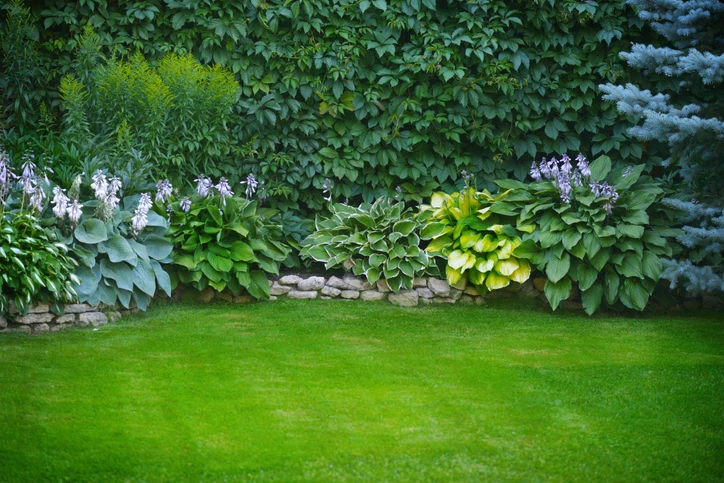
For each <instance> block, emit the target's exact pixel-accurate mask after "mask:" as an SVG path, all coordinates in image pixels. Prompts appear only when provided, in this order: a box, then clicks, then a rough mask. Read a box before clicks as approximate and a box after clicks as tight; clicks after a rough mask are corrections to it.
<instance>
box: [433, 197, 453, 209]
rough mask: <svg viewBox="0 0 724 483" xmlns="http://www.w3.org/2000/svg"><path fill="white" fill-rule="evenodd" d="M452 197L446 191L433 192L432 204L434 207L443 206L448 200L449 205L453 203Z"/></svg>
mask: <svg viewBox="0 0 724 483" xmlns="http://www.w3.org/2000/svg"><path fill="white" fill-rule="evenodd" d="M451 201H452V198H451V197H450V195H448V194H445V193H433V194H432V200H431V202H430V205H431V206H432V207H433V208H442V207H443V206H445V203H446V202H447V204H448V206H449V205H451Z"/></svg>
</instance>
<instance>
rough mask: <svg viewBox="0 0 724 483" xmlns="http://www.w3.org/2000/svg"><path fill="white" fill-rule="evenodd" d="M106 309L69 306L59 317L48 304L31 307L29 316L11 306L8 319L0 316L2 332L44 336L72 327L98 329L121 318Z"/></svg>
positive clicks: (119, 315) (84, 305) (89, 306)
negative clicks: (21, 313)
mask: <svg viewBox="0 0 724 483" xmlns="http://www.w3.org/2000/svg"><path fill="white" fill-rule="evenodd" d="M106 309H108V308H107V307H104V306H100V307H93V306H92V305H88V304H69V305H66V306H65V312H64V314H63V315H58V314H55V313H53V312H51V311H50V306H49V305H48V304H40V305H36V306H35V307H31V308H30V310H28V313H27V314H25V315H20V314H19V312H18V310H17V308H15V307H14V305H11V307H10V313H9V314H8V317H7V318H6V317H3V316H2V315H0V332H24V333H26V334H43V333H45V332H60V331H61V330H65V329H68V328H70V327H88V326H89V325H90V326H93V327H98V326H101V325H105V324H107V323H108V322H115V321H116V320H118V319H120V318H121V313H120V312H118V311H116V310H106ZM102 310H106V311H102Z"/></svg>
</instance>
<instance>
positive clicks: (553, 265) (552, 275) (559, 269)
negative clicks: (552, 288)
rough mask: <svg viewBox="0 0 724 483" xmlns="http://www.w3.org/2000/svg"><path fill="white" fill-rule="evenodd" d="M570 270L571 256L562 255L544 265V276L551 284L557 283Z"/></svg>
mask: <svg viewBox="0 0 724 483" xmlns="http://www.w3.org/2000/svg"><path fill="white" fill-rule="evenodd" d="M570 268H571V256H570V255H569V254H568V253H564V254H563V255H562V256H561V257H560V258H558V257H552V258H551V259H550V261H549V262H548V265H546V276H547V277H548V280H550V281H551V282H553V283H556V282H558V281H559V280H561V279H562V278H563V277H565V276H566V275H567V274H568V270H569V269H570Z"/></svg>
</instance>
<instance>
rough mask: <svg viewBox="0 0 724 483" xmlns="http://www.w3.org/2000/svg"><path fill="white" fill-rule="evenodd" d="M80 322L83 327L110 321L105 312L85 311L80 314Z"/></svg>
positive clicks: (95, 325)
mask: <svg viewBox="0 0 724 483" xmlns="http://www.w3.org/2000/svg"><path fill="white" fill-rule="evenodd" d="M78 323H79V324H80V325H82V326H83V327H86V326H87V325H88V324H90V325H92V326H93V327H98V326H101V325H105V324H107V323H108V317H106V314H104V313H103V312H85V313H83V314H80V315H79V316H78Z"/></svg>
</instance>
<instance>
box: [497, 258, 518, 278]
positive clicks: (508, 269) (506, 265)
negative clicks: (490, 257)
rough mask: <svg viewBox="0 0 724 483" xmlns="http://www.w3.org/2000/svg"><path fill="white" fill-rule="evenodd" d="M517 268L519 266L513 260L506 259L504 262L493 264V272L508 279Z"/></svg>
mask: <svg viewBox="0 0 724 483" xmlns="http://www.w3.org/2000/svg"><path fill="white" fill-rule="evenodd" d="M519 267H520V264H519V263H518V261H517V260H516V259H515V258H507V259H505V260H500V261H499V262H498V263H496V264H495V271H496V272H498V273H499V274H500V275H505V276H506V277H510V276H512V275H513V273H514V272H515V271H516V270H518V268H519Z"/></svg>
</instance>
